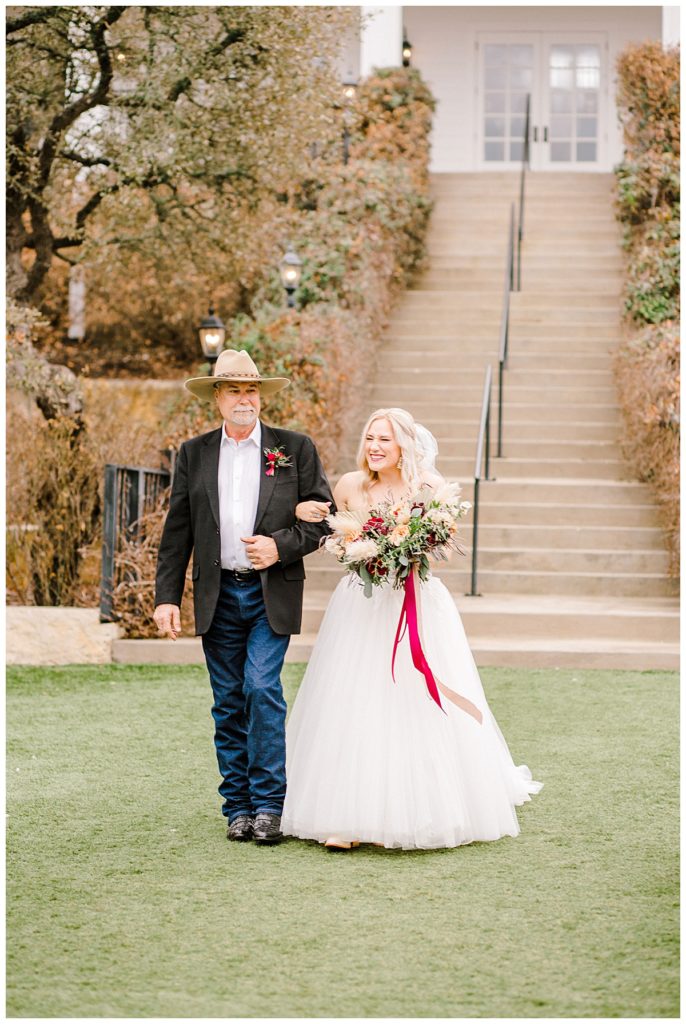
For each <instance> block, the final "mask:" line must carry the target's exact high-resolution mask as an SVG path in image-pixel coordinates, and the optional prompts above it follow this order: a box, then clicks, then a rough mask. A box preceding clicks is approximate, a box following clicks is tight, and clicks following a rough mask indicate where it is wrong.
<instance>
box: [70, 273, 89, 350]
mask: <svg viewBox="0 0 686 1024" xmlns="http://www.w3.org/2000/svg"><path fill="white" fill-rule="evenodd" d="M67 337H69V338H73V339H74V340H75V341H83V339H84V338H85V337H86V278H85V274H84V272H83V267H72V268H71V270H70V271H69V328H68V330H67Z"/></svg>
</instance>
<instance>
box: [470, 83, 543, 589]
mask: <svg viewBox="0 0 686 1024" xmlns="http://www.w3.org/2000/svg"><path fill="white" fill-rule="evenodd" d="M530 134H531V94H530V93H527V96H526V113H525V117H524V133H523V139H522V163H521V168H520V172H519V211H518V216H517V219H516V222H515V204H514V203H511V204H510V225H509V229H508V234H507V258H506V260H505V285H504V290H503V308H502V314H501V318H500V345H499V351H498V450H497V453H496V457H497V458H502V455H503V390H504V385H505V370H506V368H507V357H508V351H509V343H510V294H511V293H512V292H513V291H515V290H516V291H521V288H522V240H523V238H524V200H525V183H526V171H527V170H528V168H529V166H530V155H531V148H530ZM515 223H516V225H517V227H516V230H515ZM515 237H516V244H515ZM515 268H516V272H515ZM492 379H493V371H492V369H491V365H490V363H489V365H488V366H487V367H486V380H485V382H484V394H483V400H482V404H481V420H480V423H479V436H478V438H477V443H476V463H475V466H474V512H473V518H472V522H473V527H472V529H473V534H472V589H471V592H470V596H472V597H475V596H477V582H476V581H477V557H478V543H479V485H480V483H481V480H482V479H484V480H493V479H494V477H491V476H489V464H490V451H491V386H492ZM484 454H485V458H486V462H485V469H484V475H483V477H482V475H481V464H482V462H483V459H484Z"/></svg>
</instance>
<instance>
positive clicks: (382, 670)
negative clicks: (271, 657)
mask: <svg viewBox="0 0 686 1024" xmlns="http://www.w3.org/2000/svg"><path fill="white" fill-rule="evenodd" d="M437 451H438V448H437V445H436V442H435V440H434V438H433V436H432V435H431V434H430V433H429V431H428V430H426V428H424V427H422V426H421V425H420V424H418V423H415V422H414V420H413V418H412V417H411V416H410V414H409V413H407V412H405V411H404V410H403V409H379V410H377V411H376V412H375V413H373V414H372V416H371V417H370V419H369V421H368V423H367V425H366V427H365V430H364V432H363V434H362V438H361V440H360V446H359V451H358V456H357V464H358V466H359V469H358V470H357V471H356V472H352V473H346V474H345V475H344V476H342V477H341V479H340V480H339V482H338V484H337V486H336V488H335V490H334V499H335V502H336V505H337V507H338V509H339V511H341V510H344V509H348V510H351V511H362V512H364V513H365V514H366V513H367V512H368V511H369V510H371V509H372V508H373V507H374V506H376V505H378V504H379V503H380V502H383V501H387V500H389V499H390V500H392V501H393V502H394V503H398V502H400V501H401V500H402V499H404V498H408V497H412V496H414V495H415V494H416V493H417V491H418V490H419V488H420V487H421V486H422V485H428V486H430V487H432V488H435V487H437V486H439V485H440V484H442V483H443V478H442V477H441V476H439V475H438V474H437V472H436V470H435V468H434V462H435V458H436V454H437ZM328 511H329V509H328V506H327V505H325V504H323V503H319V502H311V501H310V502H303V503H301V504H300V505H298V507H297V509H296V515H297V516H298V518H299V519H301V520H306V521H318V520H321V519H322V518H323V517H324V516H326V515H327V514H328ZM419 592H420V603H421V629H422V642H423V646H424V653H425V655H426V658H427V661H428V663H429V665H430V667H431V669H432V671H433V672H434V673H435V675H436V677H437V678H438V679H440V682H441V683H442V686H441V687H440V689H441V691H442V692H443V693H444V694H446V695H447V696H448V698H449V699H447V700H444V701H443V702H442V703H443V707H444V711H442V710H441V708H440V707H439V706H438V705H437V704H436V703H435V702H434V701H433V700H431V699H430V698H429V696H428V694H427V689H426V685H425V681H424V678H423V676H422V675H421V674H420V673H419V672H418V671H417V670H416V669H415V668H414V666H413V664H412V659H411V655H410V650H409V643H408V641H407V639H405V640H403V641H402V642H401V643H400V645H399V647H398V650H397V655H396V661H395V681H394V679H393V676H392V674H391V660H392V657H393V646H394V640H395V635H396V629H397V625H398V619H399V617H400V613H401V608H402V603H403V592H402V590H394V589H393V588H392V587H390V586H377V587H374V589H373V594H372V597H371V598H368V597H365V596H364V591H363V587H362V585H361V583H360V581H359V580H358V579H357V578H356V577H350V576H348V575H346V576H345V577H344V578H343V579H342V580H341V581H340V583H339V584H338V586H337V587H336V590H335V591H334V593H333V595H332V597H331V600H330V602H329V605H328V608H327V610H326V613H325V615H324V619H323V621H322V625H321V628H320V630H319V634H318V636H317V640H316V643H315V646H314V650H313V651H312V655H311V657H310V661H309V664H308V666H307V670H306V672H305V675H304V678H303V681H302V684H301V686H300V690H299V691H298V695H297V697H296V700H295V704H294V706H293V709H292V712H291V716H290V719H289V722H288V725H287V729H286V772H287V779H288V785H287V791H286V802H285V806H284V809H283V817H282V823H281V825H282V831H283V832H284V834H285V835H292V836H298V837H300V838H301V839H316V840H318V841H319V842H320V843H325V844H326V846H328V847H329V848H331V849H339V850H340V849H346V850H347V849H350V848H351V847H352V846H357V845H358V844H359V843H360V842H363V843H374V844H376V845H378V846H385V847H388V848H402V849H404V850H413V849H434V848H438V847H452V846H460V845H462V844H464V843H471V842H474V841H476V840H481V841H484V840H493V839H500V838H501V837H502V836H516V835H517V834H518V832H519V824H518V822H517V815H516V812H515V807H516V806H517V805H519V804H523V803H525V802H526V801H527V800H529V799H530V794H533V793H537V792H538V791H539V790H540V789H541V786H542V783H540V782H534V781H533V780H532V777H531V772H530V771H529V769H528V768H527V767H526V765H519V766H516V765H515V764H514V763H513V761H512V757H511V755H510V751H509V749H508V747H507V743H506V742H505V739H504V737H503V735H502V733H501V732H500V729H499V728H498V725H497V723H496V721H495V718H494V717H493V715H492V713H491V711H490V709H489V707H488V704H487V702H486V697H485V695H484V691H483V687H482V685H481V681H480V679H479V674H478V672H477V668H476V665H475V663H474V659H473V657H472V654H471V651H470V649H469V645H468V643H467V638H466V636H465V633H464V629H463V626H462V622H461V620H460V616H459V614H458V611H457V609H456V607H455V603H454V601H453V599H452V597H451V596H450V593H449V592H448V591H447V590H446V588H445V586H444V585H443V583H441V582H440V580H438V579H436V578H435V577H433V576H430V577H429V579H428V580H427V581H426V582H425V583H423V584H421V585H420V587H419ZM451 694H452V696H451ZM470 702H471V703H470ZM474 706H476V707H474ZM465 707H471V709H472V712H473V713H468V712H467V711H466V710H464V708H465ZM479 712H480V714H479ZM479 718H480V721H479Z"/></svg>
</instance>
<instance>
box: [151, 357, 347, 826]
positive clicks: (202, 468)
mask: <svg viewBox="0 0 686 1024" xmlns="http://www.w3.org/2000/svg"><path fill="white" fill-rule="evenodd" d="M289 383H290V382H289V381H288V380H287V379H286V378H285V377H263V376H262V375H261V374H260V372H259V371H258V369H257V367H256V366H255V364H254V362H253V361H252V359H251V358H250V356H249V355H248V353H247V352H244V351H241V352H236V351H233V350H231V349H227V350H225V351H224V352H222V353H221V355H220V356H219V358H218V359H217V362H216V365H215V370H214V374H213V375H212V376H210V377H193V378H191V379H190V380H187V381H186V383H185V386H186V388H188V390H189V391H190V392H191V393H192V394H194V395H195V396H196V397H197V398H200V399H203V400H206V401H215V402H216V404H217V409H218V411H219V414H220V415H221V417H222V419H223V421H224V422H223V424H222V426H221V427H220V428H218V429H216V430H212V431H210V432H209V433H207V434H202V435H201V436H200V437H194V438H191V440H189V441H185V442H184V443H183V444H182V445H181V448H180V449H179V453H178V457H177V460H176V466H175V471H174V481H173V485H172V492H171V499H170V505H169V512H168V514H167V519H166V522H165V524H164V531H163V533H162V540H161V542H160V548H159V554H158V562H157V584H156V592H155V605H156V607H155V622H156V624H157V626H158V629H159V630H160V632H162V633H165V634H166V635H168V636H170V637H171V638H172V640H175V639H176V637H177V636H178V635H179V633H180V630H181V618H180V611H179V606H180V604H181V596H182V594H183V588H184V581H185V575H186V569H187V566H188V562H189V559H190V557H191V553H192V554H193V598H194V606H195V607H194V610H195V630H196V633H199V634H200V635H201V636H202V643H203V650H204V652H205V660H206V662H207V668H208V670H209V674H210V682H211V684H212V690H213V693H214V706H213V708H212V715H213V717H214V721H215V747H216V750H217V760H218V762H219V772H220V774H221V776H222V780H223V781H222V783H221V785H220V786H219V792H220V794H221V795H222V796H223V798H224V805H223V808H222V811H223V813H224V815H225V816H226V817H227V818H228V832H227V837H228V838H229V839H231V840H238V841H245V840H249V839H253V838H254V839H255V840H256V841H257V842H260V843H276V842H278V841H279V840H280V839H281V830H280V821H281V810H282V807H283V801H284V797H285V794H286V768H285V754H286V740H285V720H286V704H285V702H284V699H283V693H282V690H281V680H280V674H281V667H282V665H283V660H284V656H285V654H286V649H287V647H288V643H289V640H290V637H291V634H292V633H299V632H300V623H301V617H302V599H303V581H304V579H305V570H304V566H303V556H304V555H307V554H309V552H310V551H314V550H315V549H316V548H317V547H318V545H319V541H320V539H321V537H322V536H323V535H324V534H325V533H327V532H328V526H327V525H326V523H325V522H324V521H323V519H324V515H325V513H324V512H322V514H321V521H320V522H318V523H312V522H302V521H300V520H297V519H296V517H295V507H296V505H297V504H298V502H301V501H306V500H310V499H314V500H316V501H319V502H323V503H331V502H332V501H333V499H332V496H331V491H330V489H329V484H328V482H327V479H326V476H325V475H324V471H323V469H322V465H321V462H320V460H319V456H318V454H317V450H316V448H315V446H314V443H313V442H312V440H311V439H310V438H309V437H307V436H306V435H305V434H298V433H295V431H292V430H282V429H280V428H279V429H277V428H274V427H269V426H267V425H266V424H265V423H263V422H262V421H261V420H260V418H259V415H260V403H261V399H262V398H265V397H267V396H269V395H273V394H275V393H276V392H277V391H280V390H281V389H282V388H285V387H287V386H288V384H289Z"/></svg>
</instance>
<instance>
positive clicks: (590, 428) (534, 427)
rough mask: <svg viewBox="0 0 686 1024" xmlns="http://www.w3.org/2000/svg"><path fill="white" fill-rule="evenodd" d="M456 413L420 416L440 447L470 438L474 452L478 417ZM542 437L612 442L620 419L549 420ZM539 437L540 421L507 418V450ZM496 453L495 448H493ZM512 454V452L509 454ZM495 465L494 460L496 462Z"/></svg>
mask: <svg viewBox="0 0 686 1024" xmlns="http://www.w3.org/2000/svg"><path fill="white" fill-rule="evenodd" d="M368 408H369V411H370V413H371V412H372V411H373V406H372V404H371V403H368ZM457 414H459V416H460V418H459V419H458V418H457V415H456V416H455V418H453V417H452V416H450V417H440V418H439V417H438V416H436V415H435V413H434V412H433V411H432V412H431V413H430V414H429V415H426V416H422V417H419V419H420V421H421V422H422V423H423V424H424V426H425V427H427V429H428V430H430V431H431V432H432V434H433V435H434V437H435V438H436V440H437V441H438V443H439V446H441V447H443V446H445V445H446V444H450V442H451V440H453V439H460V440H469V441H473V444H474V446H475V449H474V450H475V451H476V438H477V435H478V432H479V423H478V420H473V419H471V418H470V419H464V418H462V410H461V409H458V410H457ZM496 416H497V412H496V406H495V396H494V406H493V423H492V426H491V437H492V439H493V441H494V443H495V429H496V422H495V420H496ZM544 433H545V437H546V438H548V440H550V441H555V440H562V441H576V440H579V441H581V440H586V441H595V440H598V441H612V442H614V443H618V442H619V420H617V421H615V422H613V423H610V424H608V423H593V422H589V421H588V420H586V421H582V422H579V423H577V422H575V421H573V420H571V421H569V422H567V423H564V422H560V421H555V420H550V421H548V422H547V423H546V424H545V432H544ZM540 437H541V423H540V420H518V421H516V422H514V423H513V422H512V421H508V423H507V429H506V430H505V432H504V446H505V449H506V450H507V451H508V452H509V450H510V449H509V444H510V442H513V443H515V442H520V441H528V440H532V439H536V440H538V439H540ZM493 451H494V455H495V448H494V449H493ZM512 454H514V452H513V453H512ZM496 465H497V463H496Z"/></svg>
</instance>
